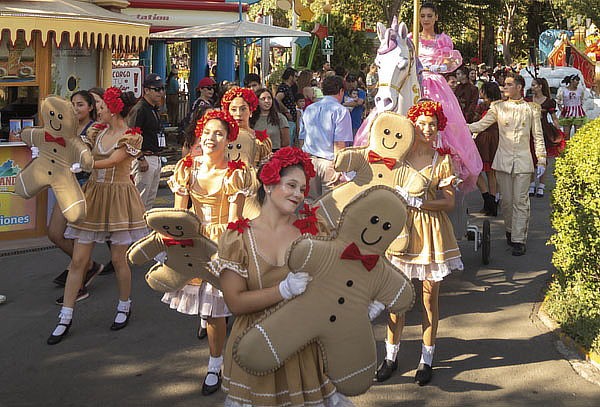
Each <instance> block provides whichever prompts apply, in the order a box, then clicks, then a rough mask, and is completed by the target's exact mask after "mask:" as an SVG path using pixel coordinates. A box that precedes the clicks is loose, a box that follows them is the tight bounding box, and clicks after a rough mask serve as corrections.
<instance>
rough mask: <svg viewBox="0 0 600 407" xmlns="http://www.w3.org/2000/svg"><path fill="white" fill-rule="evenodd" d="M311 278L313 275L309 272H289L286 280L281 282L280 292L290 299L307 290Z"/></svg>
mask: <svg viewBox="0 0 600 407" xmlns="http://www.w3.org/2000/svg"><path fill="white" fill-rule="evenodd" d="M310 280H312V277H310V276H309V275H308V273H303V272H300V273H288V275H287V277H286V278H285V280H283V281H282V282H281V283H279V293H280V294H281V296H282V297H283V298H284V299H286V300H289V299H290V298H292V297H295V296H297V295H300V294H302V293H303V292H304V291H306V286H307V284H308V282H309V281H310Z"/></svg>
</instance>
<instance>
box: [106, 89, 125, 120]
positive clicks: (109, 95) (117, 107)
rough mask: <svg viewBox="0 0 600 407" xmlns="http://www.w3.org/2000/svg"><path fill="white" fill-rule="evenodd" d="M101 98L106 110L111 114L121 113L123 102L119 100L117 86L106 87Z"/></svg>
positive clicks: (119, 95)
mask: <svg viewBox="0 0 600 407" xmlns="http://www.w3.org/2000/svg"><path fill="white" fill-rule="evenodd" d="M102 99H103V100H104V103H106V107H108V110H110V112H111V113H113V114H118V113H121V112H122V111H123V108H124V107H125V103H123V100H121V90H120V89H118V88H108V89H106V91H105V92H104V96H103V97H102Z"/></svg>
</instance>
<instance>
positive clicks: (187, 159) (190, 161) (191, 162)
mask: <svg viewBox="0 0 600 407" xmlns="http://www.w3.org/2000/svg"><path fill="white" fill-rule="evenodd" d="M192 165H194V159H193V158H192V155H191V154H188V155H186V156H185V157H184V158H183V166H184V167H185V168H191V167H192Z"/></svg>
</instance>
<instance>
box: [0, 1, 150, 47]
mask: <svg viewBox="0 0 600 407" xmlns="http://www.w3.org/2000/svg"><path fill="white" fill-rule="evenodd" d="M0 27H1V29H2V30H8V31H9V32H10V36H11V39H12V40H14V39H16V38H17V31H24V33H25V40H26V41H27V43H29V42H30V41H31V38H32V34H33V33H34V32H36V31H37V32H40V33H41V38H42V43H43V44H44V45H45V44H46V43H47V42H48V40H49V39H51V38H52V36H51V35H50V34H51V33H53V34H54V41H57V42H60V41H61V39H62V38H63V36H64V37H67V39H68V41H69V45H71V46H73V45H74V44H80V45H82V46H84V47H90V48H96V47H99V48H102V47H104V46H108V47H110V48H111V49H113V50H124V51H140V50H143V49H144V48H145V47H146V43H147V40H148V35H149V29H150V25H149V24H147V23H139V22H136V21H134V20H133V19H131V18H130V17H129V16H126V15H124V14H120V13H114V12H112V11H109V10H106V9H104V8H102V7H99V6H97V5H95V4H91V3H88V2H84V1H77V0H21V1H0Z"/></svg>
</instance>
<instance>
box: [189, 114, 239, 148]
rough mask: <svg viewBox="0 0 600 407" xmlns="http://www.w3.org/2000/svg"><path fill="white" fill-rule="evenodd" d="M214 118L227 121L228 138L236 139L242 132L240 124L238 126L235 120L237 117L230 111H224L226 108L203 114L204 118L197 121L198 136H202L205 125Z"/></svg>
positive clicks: (229, 139)
mask: <svg viewBox="0 0 600 407" xmlns="http://www.w3.org/2000/svg"><path fill="white" fill-rule="evenodd" d="M213 119H220V120H223V121H224V122H225V123H227V127H228V132H227V140H228V141H235V139H236V138H237V136H238V134H239V132H240V126H238V124H237V122H236V121H235V119H234V118H233V117H231V115H230V114H229V112H227V111H224V110H211V111H209V112H206V113H205V114H204V116H202V118H201V119H200V120H198V121H197V122H196V131H195V134H196V138H200V137H202V132H203V131H204V126H206V123H207V122H208V121H209V120H213Z"/></svg>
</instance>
